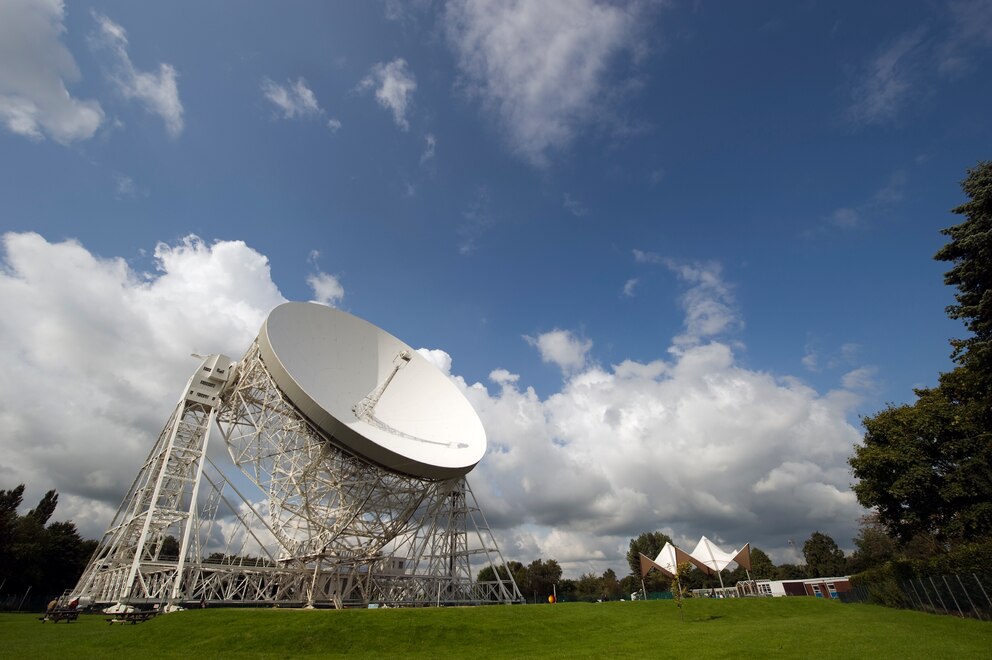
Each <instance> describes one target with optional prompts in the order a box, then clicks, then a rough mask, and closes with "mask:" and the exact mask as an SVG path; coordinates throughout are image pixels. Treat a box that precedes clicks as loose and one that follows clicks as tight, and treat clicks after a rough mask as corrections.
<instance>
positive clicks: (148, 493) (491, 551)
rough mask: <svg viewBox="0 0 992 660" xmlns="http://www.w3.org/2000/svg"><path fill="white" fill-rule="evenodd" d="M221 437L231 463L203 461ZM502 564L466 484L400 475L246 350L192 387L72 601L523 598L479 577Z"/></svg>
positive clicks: (508, 583)
mask: <svg viewBox="0 0 992 660" xmlns="http://www.w3.org/2000/svg"><path fill="white" fill-rule="evenodd" d="M235 367H236V369H235ZM218 371H219V372H220V374H218V373H217V372H218ZM211 376H212V377H213V378H212V380H211ZM211 382H214V384H215V391H213V392H211V391H210V388H209V387H208V385H209V384H210V383H211ZM197 388H199V390H206V391H207V394H213V395H214V397H213V398H210V397H204V396H203V393H202V392H200V391H199V390H198V389H197ZM212 429H214V430H219V431H220V434H221V436H222V437H223V438H224V441H225V445H226V448H227V454H228V456H229V458H228V457H223V458H224V459H225V460H221V458H222V455H221V456H218V454H221V452H218V451H209V452H208V441H209V439H210V437H211V430H212ZM232 462H233V465H232V464H231V463H232ZM235 467H237V468H238V469H235ZM245 491H251V492H255V493H258V492H259V491H260V493H261V498H260V499H259V498H258V496H257V495H256V498H255V499H250V498H248V497H246V496H245V495H244V494H243V493H244V492H245ZM504 564H505V562H504V560H503V557H502V555H501V554H500V551H499V548H498V547H497V544H496V541H495V537H494V536H493V534H492V530H491V529H490V528H489V526H488V523H487V522H486V520H485V516H484V515H483V513H482V511H481V510H480V508H479V506H478V503H477V502H476V500H475V496H474V495H473V494H472V491H471V488H470V487H469V484H468V482H467V480H466V479H465V478H464V477H457V478H453V479H447V480H430V479H423V478H419V477H413V476H409V475H402V474H398V473H396V472H393V471H390V470H387V469H385V468H382V467H380V466H377V465H374V464H372V463H371V462H369V461H367V460H365V459H364V458H362V457H360V456H357V455H355V454H354V453H352V452H349V451H348V449H347V448H346V447H344V446H343V445H342V444H341V443H338V442H336V441H335V439H334V438H331V437H329V436H327V435H326V434H325V433H324V432H323V431H321V430H319V429H318V428H317V427H316V426H315V425H313V424H312V423H310V421H309V420H308V419H307V418H306V417H304V416H303V415H302V414H301V413H300V412H299V411H298V410H297V409H296V408H295V407H294V406H293V404H292V403H291V402H290V401H289V400H288V399H287V398H286V397H285V395H284V394H283V393H282V392H281V391H280V390H279V388H278V387H277V386H276V384H275V382H274V381H273V380H272V378H271V376H270V375H269V373H268V370H267V369H266V366H265V364H264V363H263V362H262V359H261V357H260V355H259V352H258V348H257V346H256V345H253V346H252V348H251V349H250V350H249V351H248V353H247V354H246V355H245V357H244V359H243V360H242V362H241V363H240V365H233V363H231V362H230V360H228V359H227V358H225V357H224V356H211V357H209V358H206V359H205V360H204V363H203V364H202V365H201V367H200V368H199V369H198V370H197V372H196V373H195V374H194V376H193V378H191V379H190V384H189V385H188V386H187V392H186V394H184V396H183V398H182V400H181V401H180V402H179V404H178V405H177V407H176V409H175V411H174V412H173V414H172V417H171V418H170V420H169V423H168V424H167V425H166V427H165V429H164V430H163V431H162V434H161V435H160V436H159V439H158V441H157V442H156V444H155V446H154V447H153V449H152V451H151V453H150V454H149V457H148V459H147V460H146V461H145V463H144V464H143V466H142V467H141V469H140V470H139V473H138V476H137V477H136V479H135V481H134V483H133V484H132V486H131V488H130V489H129V491H128V494H127V495H126V497H125V499H124V501H123V502H122V504H121V507H120V509H119V510H118V512H117V515H116V516H115V518H114V520H113V522H112V523H111V525H110V527H109V528H108V530H107V532H106V533H105V535H104V537H103V539H102V540H101V541H100V543H99V545H98V547H97V549H96V551H95V552H94V555H93V557H92V559H91V560H90V563H89V565H88V566H87V568H86V570H85V571H84V573H83V576H82V577H81V579H80V581H79V583H78V584H77V586H76V588H75V589H74V590H73V591H72V596H73V597H79V598H80V599H81V602H83V603H87V602H89V603H92V604H94V605H99V604H104V603H106V604H113V603H123V604H130V605H135V606H145V607H147V606H150V605H152V604H158V605H162V606H182V607H191V606H192V607H196V606H200V605H228V606H232V605H242V606H251V605H257V606H262V605H268V606H274V605H281V606H304V607H305V606H309V607H339V608H340V607H349V606H352V607H359V606H368V605H370V604H379V605H390V606H427V605H478V604H489V603H516V602H523V597H522V596H521V594H520V590H519V589H518V587H517V585H516V584H515V583H514V582H513V579H512V577H509V578H508V579H506V580H503V581H496V582H476V581H474V580H473V574H477V573H478V571H479V570H480V569H481V568H483V567H485V566H491V567H493V568H494V569H496V568H500V567H502V566H503V565H504ZM494 573H495V574H496V575H500V574H501V573H505V571H498V570H496V571H494Z"/></svg>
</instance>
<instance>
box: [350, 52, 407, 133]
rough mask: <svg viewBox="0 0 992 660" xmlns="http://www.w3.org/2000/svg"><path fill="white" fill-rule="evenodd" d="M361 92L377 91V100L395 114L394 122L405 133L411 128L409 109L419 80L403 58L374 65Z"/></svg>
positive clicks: (363, 82) (364, 80) (363, 83)
mask: <svg viewBox="0 0 992 660" xmlns="http://www.w3.org/2000/svg"><path fill="white" fill-rule="evenodd" d="M358 88H359V89H360V90H363V91H365V90H370V89H373V90H375V100H376V101H378V103H379V105H380V106H382V107H383V108H386V109H387V110H389V111H390V112H392V113H393V121H395V122H396V125H397V126H399V127H400V128H402V129H403V130H404V131H405V130H407V129H408V128H410V124H409V122H408V121H407V119H406V113H407V108H408V107H409V105H410V104H411V103H412V102H413V93H414V92H415V91H416V90H417V80H416V78H414V76H413V73H411V72H410V70H409V67H408V66H407V63H406V60H404V59H403V58H401V57H398V58H396V59H395V60H393V61H392V62H388V63H382V62H379V63H378V64H376V65H374V66H373V67H372V69H371V70H370V71H369V74H368V75H367V76H366V77H365V78H363V79H362V82H361V83H359V85H358Z"/></svg>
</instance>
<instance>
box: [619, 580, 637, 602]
mask: <svg viewBox="0 0 992 660" xmlns="http://www.w3.org/2000/svg"><path fill="white" fill-rule="evenodd" d="M640 593H641V579H640V577H638V576H636V575H625V576H624V577H622V578H620V595H621V596H622V597H623V598H629V597H630V595H631V594H640ZM637 597H638V598H640V595H638V596H637Z"/></svg>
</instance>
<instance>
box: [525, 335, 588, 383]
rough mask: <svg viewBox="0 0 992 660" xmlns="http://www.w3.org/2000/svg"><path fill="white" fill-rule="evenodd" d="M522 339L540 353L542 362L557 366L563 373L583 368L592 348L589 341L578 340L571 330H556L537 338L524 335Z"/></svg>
mask: <svg viewBox="0 0 992 660" xmlns="http://www.w3.org/2000/svg"><path fill="white" fill-rule="evenodd" d="M524 339H525V340H526V341H527V343H528V344H530V345H531V346H533V347H535V348H536V349H537V350H538V351H539V352H540V353H541V359H542V360H543V361H545V362H550V363H552V364H556V365H558V367H559V368H560V369H561V370H562V371H563V372H565V373H568V372H572V371H575V370H577V369H581V368H582V367H583V366H585V363H586V354H587V353H589V349H591V348H592V341H591V340H589V339H580V338H579V337H577V336H576V335H575V334H574V333H573V332H572V331H571V330H559V329H558V328H555V329H554V330H552V331H551V332H545V333H543V334H540V335H538V336H537V337H530V336H528V335H524Z"/></svg>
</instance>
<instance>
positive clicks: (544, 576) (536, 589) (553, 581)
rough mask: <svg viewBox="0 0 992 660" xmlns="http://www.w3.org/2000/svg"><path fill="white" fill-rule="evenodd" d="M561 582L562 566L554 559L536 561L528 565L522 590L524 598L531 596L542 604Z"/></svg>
mask: <svg viewBox="0 0 992 660" xmlns="http://www.w3.org/2000/svg"><path fill="white" fill-rule="evenodd" d="M559 580H561V566H559V565H558V562H557V561H555V560H554V559H549V560H547V561H544V560H542V559H535V560H534V561H532V562H531V563H530V564H528V565H527V573H526V578H525V582H524V586H523V587H521V590H522V591H523V592H524V596H528V595H529V596H531V597H533V598H534V599H535V602H541V601H542V600H544V599H546V598H547V597H548V596H550V595H552V594H553V593H554V591H555V585H557V584H558V581H559Z"/></svg>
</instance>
